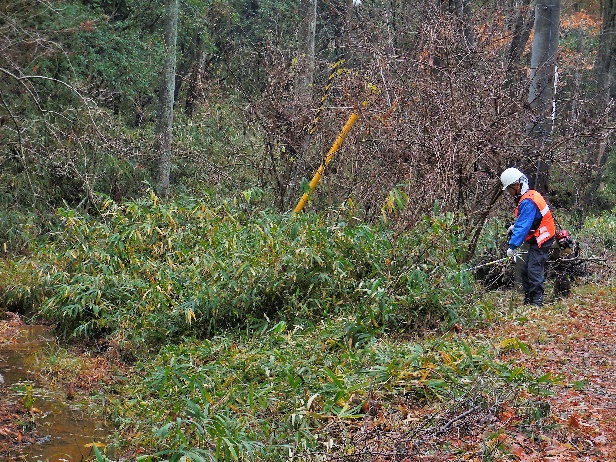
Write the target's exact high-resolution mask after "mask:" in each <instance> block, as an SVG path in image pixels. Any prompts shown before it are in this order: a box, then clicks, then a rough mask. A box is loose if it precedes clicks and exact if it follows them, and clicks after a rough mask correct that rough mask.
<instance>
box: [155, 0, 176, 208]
mask: <svg viewBox="0 0 616 462" xmlns="http://www.w3.org/2000/svg"><path fill="white" fill-rule="evenodd" d="M178 9H179V0H165V23H164V35H165V60H164V67H163V70H162V83H161V88H160V95H159V113H158V129H157V131H158V133H157V135H158V143H159V146H158V151H159V154H158V155H159V158H158V182H157V185H156V192H157V194H158V195H159V196H160V197H163V198H167V197H169V177H170V174H171V143H172V128H173V101H174V94H175V64H176V57H177V52H176V44H177V35H178Z"/></svg>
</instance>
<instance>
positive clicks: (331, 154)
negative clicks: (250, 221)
mask: <svg viewBox="0 0 616 462" xmlns="http://www.w3.org/2000/svg"><path fill="white" fill-rule="evenodd" d="M356 120H357V114H355V113H353V114H351V116H350V117H349V120H347V123H346V124H344V127H342V131H341V132H340V134H339V135H338V138H336V141H335V142H334V144H333V145H332V147H331V148H329V151H328V152H327V155H326V156H325V161H324V162H323V163H322V164H321V166H320V167H319V168H318V170H317V171H316V173H315V174H314V176H313V177H312V180H311V181H310V191H309V192H305V193H304V194H303V195H302V198H301V199H300V200H299V202H298V203H297V205H296V206H295V209H294V210H293V212H294V213H299V212H301V211H302V209H303V208H304V205H306V202H308V198H309V197H310V193H312V191H314V188H315V187H316V186H317V183H318V182H319V180H320V179H321V176H322V175H323V172H325V166H326V165H327V164H329V163H330V162H331V160H332V159H333V158H334V154H335V153H336V151H337V150H338V149H340V145H341V144H342V142H343V141H344V138H345V137H346V136H347V133H349V131H350V130H351V127H352V126H353V124H354V123H355V121H356Z"/></svg>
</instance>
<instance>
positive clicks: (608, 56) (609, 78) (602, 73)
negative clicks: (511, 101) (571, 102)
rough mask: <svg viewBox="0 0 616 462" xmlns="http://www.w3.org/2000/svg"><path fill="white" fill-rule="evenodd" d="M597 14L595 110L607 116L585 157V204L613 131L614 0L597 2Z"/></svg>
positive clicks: (595, 184)
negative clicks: (596, 104)
mask: <svg viewBox="0 0 616 462" xmlns="http://www.w3.org/2000/svg"><path fill="white" fill-rule="evenodd" d="M601 16H602V18H603V23H602V26H601V33H600V35H599V50H598V52H597V58H596V61H595V69H594V70H595V73H596V76H597V93H598V98H597V101H598V102H599V111H600V112H602V113H603V114H604V117H605V118H606V119H607V120H605V121H604V123H603V125H604V126H605V127H608V128H606V129H605V130H603V131H602V133H601V136H599V139H598V142H597V143H596V146H595V148H594V149H592V150H590V151H589V153H588V155H587V157H586V163H587V165H588V171H589V180H590V181H589V183H588V186H587V188H586V191H585V193H584V203H585V204H587V205H591V204H592V202H593V200H594V198H595V197H596V194H595V193H596V191H597V189H598V188H599V185H600V184H601V179H602V177H603V170H604V169H605V165H606V164H607V160H608V157H609V154H610V144H611V141H610V139H611V137H612V132H613V130H612V129H611V128H609V127H610V126H611V125H612V124H611V123H610V121H611V120H612V119H613V109H612V108H611V106H613V105H612V103H611V101H613V100H614V97H616V84H615V82H616V80H615V78H616V37H615V35H616V0H604V1H603V2H601Z"/></svg>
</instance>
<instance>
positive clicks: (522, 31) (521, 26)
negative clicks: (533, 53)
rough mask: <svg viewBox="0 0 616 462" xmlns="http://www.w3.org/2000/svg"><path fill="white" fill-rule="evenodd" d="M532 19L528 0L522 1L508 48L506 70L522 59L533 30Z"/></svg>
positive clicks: (532, 12) (532, 11) (532, 15)
mask: <svg viewBox="0 0 616 462" xmlns="http://www.w3.org/2000/svg"><path fill="white" fill-rule="evenodd" d="M534 19H535V16H534V10H533V9H532V8H530V0H522V4H521V5H520V7H519V10H518V14H517V15H516V18H515V25H514V27H513V37H512V39H511V46H510V48H509V62H508V65H507V69H508V70H511V69H512V68H513V67H514V65H515V64H516V63H518V62H519V61H520V59H521V58H522V54H523V53H524V48H526V42H528V38H529V37H530V32H531V30H532V28H533V21H534Z"/></svg>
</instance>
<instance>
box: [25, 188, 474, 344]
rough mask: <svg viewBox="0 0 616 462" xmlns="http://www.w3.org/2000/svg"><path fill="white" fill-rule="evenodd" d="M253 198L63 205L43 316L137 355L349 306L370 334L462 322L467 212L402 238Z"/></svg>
mask: <svg viewBox="0 0 616 462" xmlns="http://www.w3.org/2000/svg"><path fill="white" fill-rule="evenodd" d="M244 205H245V203H244V202H241V201H240V202H238V201H227V202H224V203H220V204H214V203H212V202H211V201H210V200H209V199H207V198H205V199H204V200H202V201H199V200H196V199H189V198H179V199H177V200H175V201H173V202H169V203H164V202H161V201H160V200H159V199H158V198H157V197H156V196H155V195H154V194H151V195H150V196H149V197H147V198H143V199H141V200H139V201H133V202H126V203H124V204H122V205H118V204H116V203H114V202H113V201H111V200H105V201H103V202H102V203H101V205H100V206H99V212H100V216H99V217H97V219H94V218H93V217H92V216H88V215H82V214H79V213H78V212H77V211H75V210H71V209H63V210H60V211H59V220H60V222H61V223H62V225H61V227H60V228H59V229H58V230H57V232H56V233H55V234H54V236H53V239H52V240H51V241H50V242H48V243H47V244H45V245H43V246H41V247H40V248H38V249H37V250H35V252H34V255H33V258H32V259H31V260H32V261H40V262H45V263H41V264H40V265H39V267H38V268H37V271H36V272H35V273H34V275H33V277H32V280H31V281H30V282H29V284H27V285H24V286H23V287H22V290H24V291H25V290H26V288H27V289H28V290H32V288H35V289H36V290H37V291H38V292H39V293H41V294H45V296H44V297H42V298H43V300H42V305H41V310H40V312H41V314H42V315H43V316H45V317H46V318H48V319H50V320H52V321H54V322H55V323H56V324H57V329H58V332H59V333H60V334H62V335H63V336H64V337H66V338H71V337H86V338H87V337H95V338H100V337H107V338H112V339H114V340H115V341H116V342H117V343H118V344H122V345H124V347H125V348H127V349H132V350H137V349H139V348H140V347H141V346H142V345H145V346H146V347H154V348H159V347H160V346H161V345H165V344H167V343H169V342H171V341H173V340H174V339H178V338H184V337H198V338H207V337H211V336H212V335H215V334H218V333H220V332H223V331H225V329H229V328H237V327H247V326H255V325H259V324H263V323H266V322H268V320H272V321H286V322H294V321H295V320H304V321H309V322H319V321H320V320H321V319H323V318H328V317H332V316H339V315H349V316H350V317H351V318H352V321H349V325H348V329H349V332H350V334H352V335H353V336H354V337H355V338H356V339H357V338H360V337H361V336H362V335H368V336H370V335H372V333H374V332H375V331H382V330H383V329H386V328H397V329H399V328H402V329H405V328H406V329H409V328H411V327H413V326H415V325H416V324H417V322H418V321H421V320H438V321H439V322H440V321H441V320H443V319H446V318H447V317H449V319H454V318H455V317H456V316H457V312H458V308H459V307H460V306H461V305H462V304H463V303H464V297H465V296H466V295H467V294H468V293H470V291H471V285H470V283H469V280H468V276H467V274H466V273H465V272H464V271H461V268H460V266H459V265H458V258H457V253H456V252H457V249H460V248H462V247H463V242H461V240H460V238H459V237H458V235H457V232H456V226H455V217H453V216H445V217H441V218H429V219H426V220H424V221H423V222H422V223H421V224H420V226H419V227H418V228H417V230H416V231H415V232H413V233H408V234H405V235H404V236H398V237H396V238H394V237H393V236H392V234H391V233H390V232H388V231H387V230H383V229H379V228H375V227H371V226H369V225H366V224H360V225H356V226H351V225H349V224H348V223H347V222H342V221H336V222H333V221H329V220H327V219H325V218H323V217H319V216H316V215H311V214H305V215H280V214H277V213H272V212H268V211H255V212H252V213H248V212H247V211H246V210H247V209H248V208H247V207H245V206H244ZM431 322H433V321H431Z"/></svg>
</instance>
